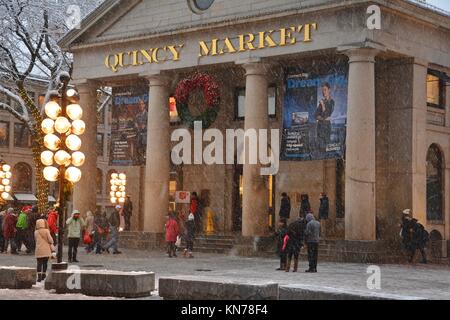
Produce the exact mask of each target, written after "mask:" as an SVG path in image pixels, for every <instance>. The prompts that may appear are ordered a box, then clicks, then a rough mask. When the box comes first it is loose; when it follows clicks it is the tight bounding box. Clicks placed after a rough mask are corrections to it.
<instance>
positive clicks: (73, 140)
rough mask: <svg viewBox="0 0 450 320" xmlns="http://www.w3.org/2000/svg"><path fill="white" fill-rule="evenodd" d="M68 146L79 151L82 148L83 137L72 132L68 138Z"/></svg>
mask: <svg viewBox="0 0 450 320" xmlns="http://www.w3.org/2000/svg"><path fill="white" fill-rule="evenodd" d="M66 146H67V148H69V149H70V150H72V151H78V150H80V148H81V139H80V138H78V136H76V135H74V134H71V135H69V136H68V137H67V138H66Z"/></svg>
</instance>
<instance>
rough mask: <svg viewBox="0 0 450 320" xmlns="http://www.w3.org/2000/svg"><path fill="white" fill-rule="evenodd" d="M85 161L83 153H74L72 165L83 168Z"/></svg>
mask: <svg viewBox="0 0 450 320" xmlns="http://www.w3.org/2000/svg"><path fill="white" fill-rule="evenodd" d="M85 161H86V157H85V156H84V153H83V152H80V151H76V152H74V153H72V164H73V165H74V166H75V167H81V166H82V165H83V164H84V162H85Z"/></svg>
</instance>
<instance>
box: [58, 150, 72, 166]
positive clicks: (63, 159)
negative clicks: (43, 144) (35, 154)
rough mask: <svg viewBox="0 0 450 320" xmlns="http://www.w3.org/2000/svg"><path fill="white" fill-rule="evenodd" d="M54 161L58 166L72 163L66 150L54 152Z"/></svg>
mask: <svg viewBox="0 0 450 320" xmlns="http://www.w3.org/2000/svg"><path fill="white" fill-rule="evenodd" d="M55 162H56V163H57V164H59V165H60V166H68V165H69V164H71V163H72V159H71V157H70V154H68V153H67V152H66V151H64V150H59V151H58V152H56V153H55Z"/></svg>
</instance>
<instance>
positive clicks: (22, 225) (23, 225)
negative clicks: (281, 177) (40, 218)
mask: <svg viewBox="0 0 450 320" xmlns="http://www.w3.org/2000/svg"><path fill="white" fill-rule="evenodd" d="M27 219H28V217H27V214H26V213H24V212H21V213H20V214H19V218H18V219H17V223H16V228H17V229H20V230H25V229H27V227H28V222H27Z"/></svg>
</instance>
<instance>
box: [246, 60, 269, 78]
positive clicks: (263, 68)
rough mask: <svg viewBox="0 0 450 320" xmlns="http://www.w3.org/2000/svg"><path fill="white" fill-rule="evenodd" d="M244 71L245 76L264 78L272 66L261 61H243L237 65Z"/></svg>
mask: <svg viewBox="0 0 450 320" xmlns="http://www.w3.org/2000/svg"><path fill="white" fill-rule="evenodd" d="M237 64H239V65H241V66H242V68H244V69H245V71H246V73H245V75H246V76H252V75H253V76H258V75H259V76H266V75H267V74H268V73H269V72H270V71H271V70H272V67H273V65H272V64H270V63H266V62H261V61H250V60H249V61H243V62H239V63H237Z"/></svg>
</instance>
